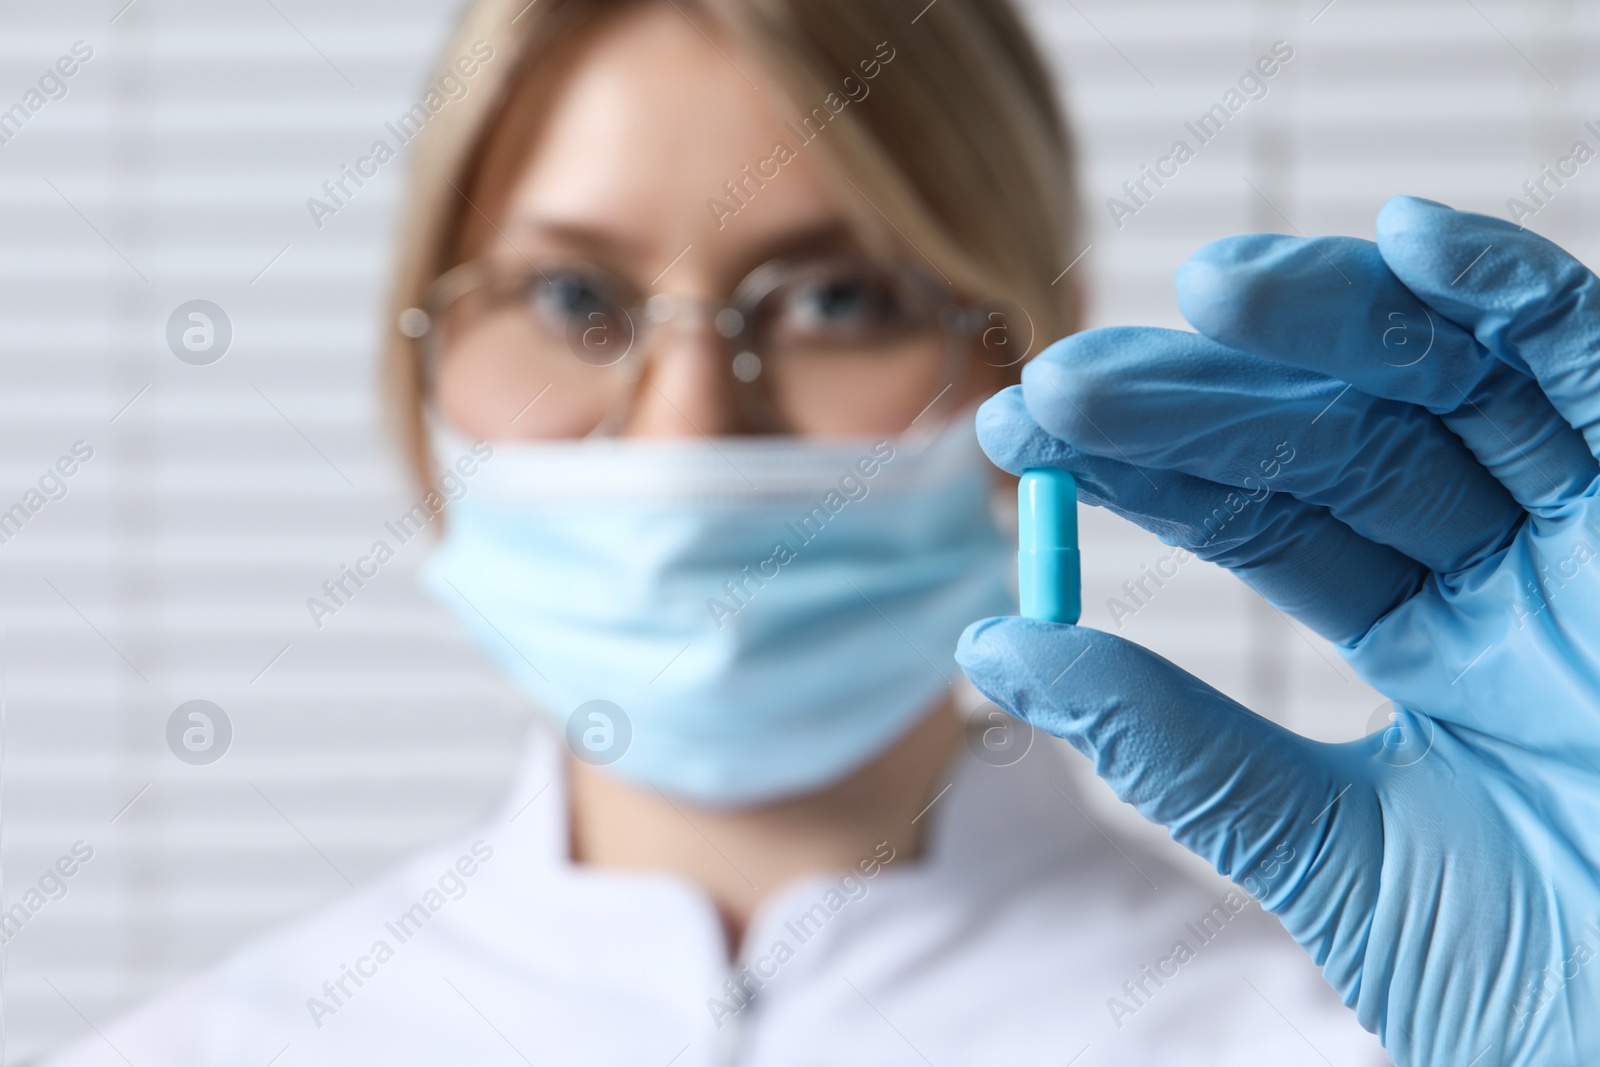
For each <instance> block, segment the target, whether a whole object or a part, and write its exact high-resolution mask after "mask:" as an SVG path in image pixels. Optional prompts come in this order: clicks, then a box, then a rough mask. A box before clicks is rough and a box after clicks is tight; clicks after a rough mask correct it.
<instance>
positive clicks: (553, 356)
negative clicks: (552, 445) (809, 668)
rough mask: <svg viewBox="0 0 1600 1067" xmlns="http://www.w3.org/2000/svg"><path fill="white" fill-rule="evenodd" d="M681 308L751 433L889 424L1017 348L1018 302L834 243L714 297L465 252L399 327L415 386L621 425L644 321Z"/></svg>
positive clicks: (571, 429) (586, 269) (537, 422)
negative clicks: (411, 350)
mask: <svg viewBox="0 0 1600 1067" xmlns="http://www.w3.org/2000/svg"><path fill="white" fill-rule="evenodd" d="M685 318H696V319H698V320H699V321H700V322H702V323H705V322H709V324H710V326H711V328H712V332H713V333H714V335H715V337H716V339H717V341H718V342H719V344H720V346H721V349H722V354H723V356H724V357H725V359H726V363H727V369H728V373H729V375H730V378H731V384H732V388H733V391H734V396H735V397H736V399H737V402H738V407H739V410H740V413H741V415H742V417H743V421H744V423H745V426H746V428H747V429H748V430H749V432H753V433H798V434H815V435H824V436H826V435H834V434H844V433H873V432H898V431H899V430H903V429H905V426H903V425H899V426H885V425H883V424H882V422H883V419H884V418H885V416H884V415H883V412H884V411H885V410H897V411H904V410H905V409H906V404H907V402H908V401H912V400H914V401H915V404H914V406H912V407H911V409H910V410H912V411H913V412H914V411H916V410H917V409H919V408H924V405H926V407H927V409H932V408H935V407H937V405H938V404H939V403H940V402H945V403H949V402H951V401H953V400H954V398H955V397H956V396H958V395H959V390H958V389H956V388H954V387H955V386H957V385H959V383H960V382H961V380H962V378H963V377H964V375H965V373H966V370H967V368H968V366H969V365H970V362H971V360H972V359H973V358H974V356H975V355H976V356H977V357H978V358H982V359H983V360H984V361H985V362H988V363H990V364H992V365H994V366H1009V365H1012V364H1015V363H1019V362H1021V361H1022V360H1023V359H1024V358H1026V356H1027V354H1028V350H1029V349H1031V346H1032V337H1031V333H1032V330H1031V326H1029V325H1026V324H1025V319H1026V316H1022V315H1021V313H1020V311H1019V310H1018V309H1015V308H1013V307H1011V306H1009V305H1005V304H1003V303H995V304H970V303H963V302H961V301H957V300H955V299H953V298H952V297H951V296H950V295H949V287H948V285H945V284H944V283H942V282H940V281H939V280H937V279H932V278H930V277H929V276H928V275H927V274H926V273H925V272H923V271H922V270H920V269H919V268H916V267H915V266H913V265H910V264H892V265H886V264H883V263H879V262H877V261H875V260H872V259H869V258H867V257H864V256H861V255H855V254H848V253H842V254H827V255H816V256H806V257H799V258H793V259H779V260H774V261H772V262H770V263H767V264H765V265H763V266H761V267H758V268H757V269H756V270H755V271H753V272H751V274H750V275H749V276H747V277H746V278H745V279H744V281H743V282H741V283H740V284H739V285H738V287H737V288H736V289H735V291H734V295H733V297H732V299H731V300H728V301H699V300H690V299H684V298H680V297H674V296H670V295H667V294H659V293H658V294H655V295H653V296H649V297H648V298H641V294H640V293H639V292H637V290H635V289H633V288H632V287H631V286H629V284H628V283H627V282H625V281H624V280H623V279H621V278H620V277H618V276H617V275H616V274H614V273H612V272H611V271H608V270H606V269H605V268H603V267H599V266H596V265H594V264H592V263H585V262H571V261H556V260H551V261H545V262H528V263H522V264H517V265H516V266H508V265H507V264H505V263H504V262H496V261H490V260H483V259H480V260H473V261H471V262H468V263H464V264H462V265H461V266H458V267H456V268H454V269H453V270H450V271H448V272H447V273H445V274H444V275H442V276H440V277H439V279H438V280H437V281H435V282H434V284H433V285H432V286H431V287H430V289H429V290H428V293H427V296H426V298H425V300H424V302H423V306H422V307H419V308H411V309H408V310H407V311H405V312H404V313H402V314H401V316H400V321H399V328H400V330H401V332H402V333H403V334H404V335H406V336H407V337H411V338H413V339H415V340H417V341H418V342H419V343H420V344H421V347H422V356H423V359H424V364H425V367H426V371H427V375H428V378H429V388H430V391H431V390H432V388H433V386H434V384H435V383H436V382H437V381H438V379H439V378H440V377H441V376H442V375H445V374H450V373H460V374H461V375H463V377H464V378H468V379H470V380H471V381H472V382H473V383H474V387H475V388H481V389H486V390H492V391H493V392H494V393H495V394H496V395H499V396H505V397H511V398H520V397H523V396H526V397H527V398H528V399H529V400H530V401H532V400H533V399H534V398H535V397H544V394H545V393H549V394H551V395H550V397H549V398H547V399H546V402H545V403H542V404H538V405H534V406H533V407H532V408H529V409H524V413H523V414H521V415H519V416H518V419H517V424H518V430H519V432H520V433H522V434H526V435H529V436H535V437H581V436H586V435H591V434H609V433H615V432H617V431H618V430H619V429H620V428H621V426H622V425H623V424H624V423H625V421H626V419H627V417H628V413H629V410H630V407H631V405H632V402H633V399H634V396H635V394H636V393H637V392H638V391H639V383H640V380H641V378H642V377H643V371H644V368H645V366H646V363H647V359H648V357H647V355H646V349H647V348H648V341H649V335H650V334H651V332H652V331H653V330H658V329H660V328H661V327H664V326H665V325H666V324H668V323H670V322H672V321H674V320H680V319H685ZM1019 321H1023V322H1024V326H1023V328H1022V330H1020V331H1019V330H1018V328H1017V323H1018V322H1019ZM1019 333H1021V334H1022V336H1019ZM552 401H553V402H552ZM907 419H909V416H907V417H906V418H902V419H901V420H900V421H902V422H904V421H907Z"/></svg>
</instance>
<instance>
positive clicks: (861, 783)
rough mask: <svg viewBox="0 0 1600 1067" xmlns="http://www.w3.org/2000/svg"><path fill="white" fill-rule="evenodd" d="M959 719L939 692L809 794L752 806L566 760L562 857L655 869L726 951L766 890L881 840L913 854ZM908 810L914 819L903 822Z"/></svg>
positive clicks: (853, 857)
mask: <svg viewBox="0 0 1600 1067" xmlns="http://www.w3.org/2000/svg"><path fill="white" fill-rule="evenodd" d="M963 735H964V726H963V724H962V721H961V717H960V715H959V713H957V712H956V710H955V708H954V706H953V704H952V703H951V702H949V701H945V702H942V703H941V704H940V705H939V706H938V707H937V708H935V709H934V710H933V711H931V712H930V713H929V714H928V715H926V716H924V717H923V719H922V720H921V721H920V722H919V723H918V724H917V725H916V726H914V727H913V728H912V729H911V731H910V732H909V733H907V734H906V735H905V736H904V737H902V738H901V739H900V740H899V741H897V742H896V743H895V744H894V746H893V747H891V748H890V749H889V750H888V751H886V752H884V753H883V754H882V755H880V756H878V757H877V758H876V759H874V760H873V761H872V762H871V763H868V764H867V765H866V766H864V767H862V768H861V769H860V770H857V771H856V772H855V773H853V774H851V775H850V776H849V777H848V778H846V779H844V780H843V781H840V782H837V783H835V784H834V785H831V786H829V787H828V788H826V789H823V790H821V791H820V792H816V793H808V794H805V795H803V796H799V797H793V798H789V799H786V800H781V801H777V802H773V803H769V804H763V805H760V806H758V807H749V808H733V809H724V808H714V807H708V806H705V805H700V804H695V803H691V802H689V801H686V800H681V799H678V798H668V797H667V796H666V795H664V794H663V793H661V792H660V791H658V790H656V789H653V788H651V787H649V786H640V785H636V784H634V783H632V782H628V781H625V780H624V779H621V778H619V777H616V776H615V775H612V774H609V773H607V772H606V771H605V770H604V769H602V768H598V767H593V766H590V765H589V764H586V763H582V762H579V761H576V760H569V761H568V778H567V781H568V789H569V792H570V794H571V796H570V802H571V807H570V811H571V820H572V825H571V842H572V859H573V861H574V862H576V863H585V864H590V865H592V866H596V867H609V868H617V869H632V870H658V871H659V870H664V871H670V872H672V873H674V874H678V875H680V876H682V877H684V878H686V879H688V880H689V881H690V882H693V883H694V884H696V885H698V886H700V888H701V889H703V890H704V891H705V892H706V894H707V895H708V896H709V897H710V898H711V900H712V902H713V903H714V904H715V905H716V909H717V913H718V915H719V916H720V917H721V919H722V923H723V928H724V931H725V932H726V934H727V938H728V953H729V958H730V959H734V958H737V956H738V951H739V945H740V943H741V942H742V941H743V940H744V932H745V929H746V927H747V926H748V925H749V922H750V918H751V916H752V915H753V914H754V913H755V911H756V909H757V908H758V907H759V906H760V904H761V902H762V901H763V900H764V899H766V897H767V896H768V895H770V894H771V893H772V892H773V891H774V890H776V889H778V888H779V887H781V886H783V885H784V884H785V883H787V882H789V881H791V880H793V879H795V878H798V877H801V876H803V875H806V874H810V873H813V872H816V871H826V870H842V869H848V868H854V867H855V866H856V865H857V864H858V863H860V862H861V861H862V860H863V859H867V858H869V857H872V856H873V855H874V853H875V851H876V850H877V849H878V847H879V845H880V843H882V842H888V844H889V846H890V847H891V848H893V849H894V855H895V858H896V860H897V861H904V860H907V859H912V858H914V857H916V856H918V855H920V854H921V851H922V847H923V830H924V829H925V828H926V827H927V826H928V824H929V823H930V822H931V821H932V820H931V819H929V818H924V817H921V816H922V814H923V811H924V809H926V808H927V806H928V804H929V803H930V802H931V801H932V800H933V799H934V798H935V796H936V795H937V794H938V793H939V792H940V791H941V790H942V789H944V787H945V786H946V785H947V784H948V782H949V779H950V775H949V768H950V764H951V761H952V758H953V757H954V755H955V753H956V751H957V750H958V748H959V746H960V744H961V740H962V737H963ZM913 820H915V821H913Z"/></svg>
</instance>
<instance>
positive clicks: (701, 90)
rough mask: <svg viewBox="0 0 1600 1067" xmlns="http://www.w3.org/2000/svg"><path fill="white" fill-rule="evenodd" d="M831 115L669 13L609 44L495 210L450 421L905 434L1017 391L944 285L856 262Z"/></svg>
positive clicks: (471, 425) (644, 15) (572, 81)
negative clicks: (806, 122) (815, 113)
mask: <svg viewBox="0 0 1600 1067" xmlns="http://www.w3.org/2000/svg"><path fill="white" fill-rule="evenodd" d="M747 76H748V77H749V78H750V79H754V81H755V82H756V83H758V84H759V85H760V88H757V85H756V84H752V82H751V81H749V80H746V79H747ZM813 103H818V104H820V103H821V101H816V102H807V103H806V104H805V105H804V106H803V107H799V108H795V107H792V106H791V105H789V104H787V103H786V102H785V101H784V100H783V98H782V96H781V95H780V94H779V92H778V91H777V90H776V89H775V88H774V87H773V86H772V85H771V84H770V83H769V82H768V81H767V80H766V78H765V76H764V75H763V73H762V72H761V71H760V70H759V68H758V67H757V65H756V63H755V62H754V61H753V60H752V59H751V58H750V57H749V56H748V55H746V54H743V53H741V52H739V51H738V50H737V49H735V48H734V47H733V46H732V45H731V44H730V43H728V42H726V41H718V42H717V43H716V44H715V45H713V44H712V43H711V42H710V41H708V40H707V39H706V37H705V36H703V35H702V34H701V33H700V31H699V30H698V29H696V27H695V26H694V25H692V24H691V23H690V22H689V20H688V19H687V18H685V17H684V15H683V14H681V13H679V11H678V10H677V9H675V8H674V7H673V6H671V5H649V6H647V7H646V8H644V9H643V10H641V11H639V12H637V13H634V14H631V15H629V16H627V17H625V18H624V19H623V20H621V21H620V22H618V23H616V24H615V25H613V26H611V27H610V28H608V29H607V30H605V31H604V32H603V33H602V34H601V35H600V36H598V37H597V38H596V39H595V40H594V41H593V42H592V43H591V44H590V45H589V47H588V48H587V50H586V52H585V53H584V55H583V56H582V57H581V58H579V59H578V60H577V61H576V63H575V65H574V66H573V68H572V70H571V72H570V74H569V76H568V79H567V81H566V83H565V85H564V86H563V88H562V90H561V91H560V92H559V93H558V94H557V96H556V98H555V100H554V103H553V105H552V110H551V111H550V112H549V114H548V117H547V120H546V125H545V127H544V129H543V132H542V133H541V136H540V139H539V142H538V144H537V146H536V149H535V151H534V152H533V154H532V158H531V159H529V160H528V161H527V162H526V164H525V165H524V166H523V167H522V169H521V170H520V172H517V173H515V174H514V176H513V177H512V178H511V179H510V184H509V188H503V189H500V190H494V189H479V190H476V197H475V199H477V200H480V201H491V200H492V201H493V202H495V203H504V204H505V205H506V208H505V210H504V211H503V212H497V214H498V215H499V217H498V218H495V219H493V220H486V221H483V220H480V226H481V229H482V230H483V231H484V232H485V233H486V234H487V239H486V240H484V241H483V242H481V246H480V247H477V248H474V249H472V250H471V251H472V254H473V255H475V256H477V257H479V260H478V262H479V264H480V265H481V266H482V267H483V273H482V275H481V277H479V278H478V282H477V283H475V284H474V288H473V289H472V291H471V292H470V293H468V295H466V296H464V297H462V298H460V299H458V300H456V301H455V302H454V303H453V304H451V306H450V308H449V309H448V311H446V312H444V313H443V314H441V315H439V316H438V319H439V327H440V329H439V340H438V342H437V346H438V347H437V348H436V352H435V358H436V367H437V370H436V373H437V378H436V382H437V397H438V401H439V403H440V405H441V407H442V408H443V410H444V412H445V413H446V414H447V415H448V416H449V417H450V418H451V419H452V420H453V421H454V422H455V423H456V424H457V425H458V426H459V427H461V428H462V429H463V430H464V431H466V432H467V433H469V434H471V435H474V436H482V437H487V438H491V439H511V438H562V437H579V436H583V435H585V434H587V433H590V432H594V431H596V430H597V429H600V430H601V431H602V432H612V433H618V434H623V435H632V436H657V437H673V436H679V437H682V436H700V435H719V434H737V433H750V432H787V433H804V434H813V435H820V436H828V435H838V434H854V433H862V434H888V433H898V432H900V431H903V430H905V429H906V428H907V427H908V426H909V425H910V424H911V423H912V422H913V420H915V419H917V417H918V416H919V414H920V413H921V412H923V411H924V410H925V409H927V408H928V407H929V405H930V404H932V403H934V402H935V400H938V405H937V406H936V408H935V409H934V410H935V412H937V413H944V412H948V411H949V410H952V409H953V408H954V407H955V406H956V405H958V404H960V403H961V402H962V401H964V400H966V399H969V398H973V397H977V396H979V395H984V394H987V393H989V392H992V391H994V390H995V389H997V388H999V387H1000V386H1001V385H1002V384H1004V383H1003V381H1002V380H1001V372H999V371H997V370H996V369H995V368H994V367H992V366H990V365H989V364H988V363H986V362H984V361H983V360H981V359H978V358H976V355H975V353H974V352H973V350H972V348H971V342H970V339H969V338H968V337H965V336H962V335H959V334H958V333H957V332H955V331H953V330H951V329H950V328H948V326H947V325H946V323H947V322H948V313H949V312H950V310H951V307H950V305H951V304H952V302H953V300H954V294H953V293H952V292H951V290H950V288H949V286H948V285H947V284H946V283H945V282H943V281H942V280H941V279H940V278H939V276H938V275H937V273H935V272H933V271H932V270H931V268H929V267H928V266H927V265H926V264H925V263H921V264H919V263H915V262H907V263H902V264H889V263H882V262H874V261H872V260H870V259H869V258H867V257H865V256H864V255H863V254H862V253H861V251H860V250H859V248H858V247H857V246H856V245H855V243H854V242H853V241H852V240H851V238H850V235H849V232H848V230H847V228H846V226H845V213H844V211H843V210H842V209H841V201H840V199H839V197H840V196H841V194H840V193H839V192H838V191H837V190H836V189H834V188H833V187H832V186H831V185H829V184H828V183H825V182H824V181H823V179H822V176H821V169H820V160H818V159H817V158H816V157H817V154H818V153H819V152H820V151H822V148H821V146H820V145H819V144H807V143H805V141H804V139H803V138H802V137H800V136H798V135H797V133H796V132H795V130H794V129H792V128H790V127H788V126H787V125H786V122H785V120H786V119H793V120H794V125H795V126H798V125H799V122H798V118H797V117H796V116H797V115H798V114H802V113H806V112H808V111H809V109H810V107H811V106H812V104H813ZM852 106H855V105H852ZM827 136H828V132H827V131H826V130H824V131H823V132H822V134H821V137H823V138H825V137H827ZM730 182H731V183H734V184H733V186H732V187H731V189H730V186H729V183H730ZM843 195H852V196H856V195H860V194H858V193H855V192H853V191H852V190H851V189H850V187H849V186H848V185H846V186H845V193H844V194H843ZM491 222H492V225H489V223H491ZM471 224H472V223H471V220H470V219H469V230H470V228H471ZM911 258H912V259H915V258H916V257H914V256H913V257H911ZM929 421H932V420H931V419H930V420H929Z"/></svg>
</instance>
